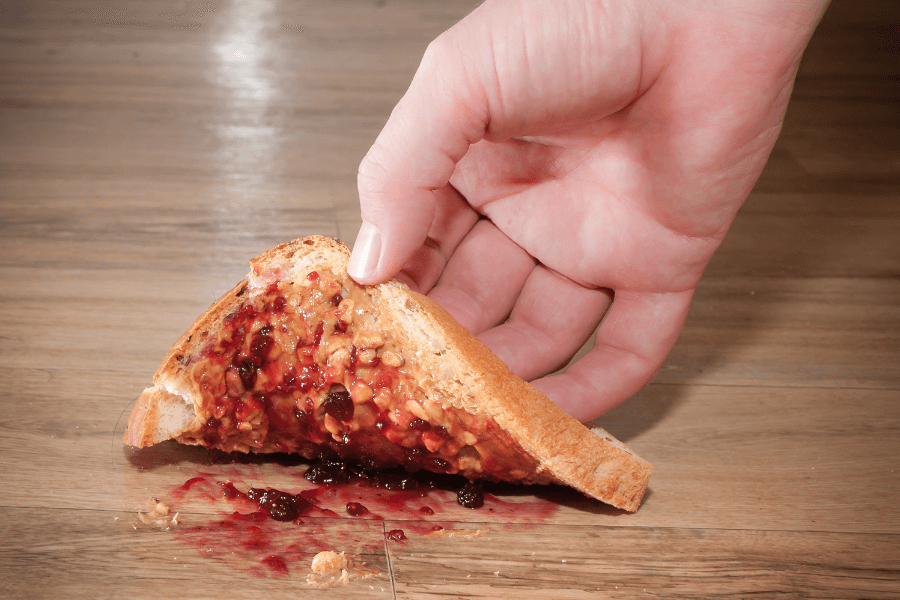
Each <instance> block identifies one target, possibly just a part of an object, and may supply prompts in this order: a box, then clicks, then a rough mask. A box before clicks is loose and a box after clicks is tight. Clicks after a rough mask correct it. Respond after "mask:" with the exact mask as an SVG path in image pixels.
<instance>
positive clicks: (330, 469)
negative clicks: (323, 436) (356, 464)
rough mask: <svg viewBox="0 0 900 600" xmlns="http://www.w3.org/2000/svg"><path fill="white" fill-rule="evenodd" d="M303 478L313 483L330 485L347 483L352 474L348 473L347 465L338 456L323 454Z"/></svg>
mask: <svg viewBox="0 0 900 600" xmlns="http://www.w3.org/2000/svg"><path fill="white" fill-rule="evenodd" d="M303 476H304V477H305V478H306V479H307V480H309V481H312V482H313V483H318V484H319V485H328V484H332V483H340V482H342V481H347V479H349V477H350V474H349V473H348V469H347V464H346V463H344V462H343V461H342V460H341V459H340V458H338V457H337V455H336V454H329V453H327V452H322V453H321V454H319V460H318V461H317V462H316V463H315V464H314V465H313V466H311V467H310V468H309V469H307V470H306V473H304V474H303Z"/></svg>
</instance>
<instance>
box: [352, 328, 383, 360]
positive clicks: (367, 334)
mask: <svg viewBox="0 0 900 600" xmlns="http://www.w3.org/2000/svg"><path fill="white" fill-rule="evenodd" d="M353 345H354V346H356V347H357V348H362V349H369V348H380V347H381V346H384V338H383V337H381V335H380V334H378V333H375V332H374V331H360V332H359V333H357V334H356V337H354V338H353ZM381 360H384V357H382V359H381Z"/></svg>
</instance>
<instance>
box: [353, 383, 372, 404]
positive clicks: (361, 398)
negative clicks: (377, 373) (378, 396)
mask: <svg viewBox="0 0 900 600" xmlns="http://www.w3.org/2000/svg"><path fill="white" fill-rule="evenodd" d="M373 395H374V392H372V388H370V387H369V386H368V385H366V384H365V383H363V382H361V381H357V382H356V383H354V384H353V387H352V388H351V389H350V397H351V398H353V402H355V403H356V404H362V403H363V402H368V401H369V400H371V399H372V396H373Z"/></svg>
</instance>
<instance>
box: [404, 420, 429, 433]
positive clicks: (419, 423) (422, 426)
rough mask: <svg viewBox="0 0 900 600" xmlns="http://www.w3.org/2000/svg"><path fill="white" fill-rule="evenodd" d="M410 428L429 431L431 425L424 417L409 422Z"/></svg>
mask: <svg viewBox="0 0 900 600" xmlns="http://www.w3.org/2000/svg"><path fill="white" fill-rule="evenodd" d="M409 428H410V429H414V430H416V431H428V430H429V429H431V425H430V424H429V423H428V421H423V420H422V419H413V420H412V421H410V422H409Z"/></svg>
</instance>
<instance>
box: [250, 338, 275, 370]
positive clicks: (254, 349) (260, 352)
mask: <svg viewBox="0 0 900 600" xmlns="http://www.w3.org/2000/svg"><path fill="white" fill-rule="evenodd" d="M274 342H275V340H273V339H272V338H271V337H269V336H267V335H258V336H256V337H255V338H253V341H252V342H250V353H251V354H252V355H253V357H254V358H256V360H257V361H258V362H257V364H262V363H264V362H266V357H267V356H268V355H269V348H271V347H272V344H273V343H274Z"/></svg>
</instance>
